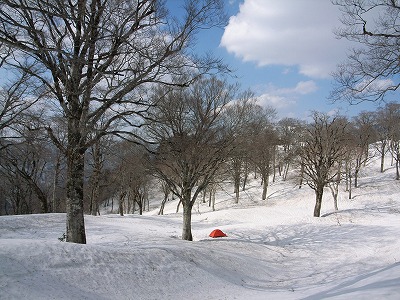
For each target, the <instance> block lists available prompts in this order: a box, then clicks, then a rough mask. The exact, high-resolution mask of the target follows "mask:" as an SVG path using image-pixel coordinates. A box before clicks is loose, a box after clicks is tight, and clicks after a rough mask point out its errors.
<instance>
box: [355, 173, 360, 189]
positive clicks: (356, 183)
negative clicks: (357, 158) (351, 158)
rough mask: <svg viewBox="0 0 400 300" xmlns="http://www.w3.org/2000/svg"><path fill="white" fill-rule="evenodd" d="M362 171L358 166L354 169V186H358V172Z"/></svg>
mask: <svg viewBox="0 0 400 300" xmlns="http://www.w3.org/2000/svg"><path fill="white" fill-rule="evenodd" d="M359 172H360V169H358V168H356V169H355V170H354V187H355V188H358V173H359Z"/></svg>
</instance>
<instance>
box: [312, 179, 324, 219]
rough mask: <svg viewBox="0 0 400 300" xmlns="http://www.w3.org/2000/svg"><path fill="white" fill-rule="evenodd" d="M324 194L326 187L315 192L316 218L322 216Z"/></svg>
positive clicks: (318, 188)
mask: <svg viewBox="0 0 400 300" xmlns="http://www.w3.org/2000/svg"><path fill="white" fill-rule="evenodd" d="M323 194H324V187H323V186H322V187H317V188H316V190H315V200H316V201H315V207H314V217H320V216H321V205H322V195H323Z"/></svg>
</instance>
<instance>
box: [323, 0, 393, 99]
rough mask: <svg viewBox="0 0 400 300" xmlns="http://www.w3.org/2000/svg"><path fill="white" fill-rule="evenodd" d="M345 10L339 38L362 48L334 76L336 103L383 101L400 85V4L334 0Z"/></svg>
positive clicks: (389, 1)
mask: <svg viewBox="0 0 400 300" xmlns="http://www.w3.org/2000/svg"><path fill="white" fill-rule="evenodd" d="M333 3H334V4H335V5H337V6H338V7H339V9H340V10H341V11H342V13H343V15H342V19H341V21H342V24H343V27H342V28H340V29H338V30H337V33H336V34H337V36H338V37H341V38H346V39H348V40H350V41H353V42H356V43H357V44H359V45H360V47H359V48H357V49H354V50H353V51H352V52H351V53H350V54H349V55H348V60H347V61H346V62H344V63H343V64H341V65H340V66H339V67H338V69H337V71H336V72H335V73H334V78H335V83H336V84H335V86H334V89H333V92H332V94H331V97H332V99H333V100H342V99H343V100H348V101H350V102H351V103H358V102H360V101H365V100H369V101H371V100H372V101H380V100H383V99H384V98H385V97H386V96H389V95H393V93H391V92H393V91H397V90H398V88H399V85H400V81H399V76H398V74H399V56H400V48H399V46H398V45H399V43H400V33H399V28H400V21H399V20H400V19H399V16H400V15H399V14H400V5H399V3H398V1H392V0H369V1H365V0H333Z"/></svg>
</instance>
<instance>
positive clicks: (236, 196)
mask: <svg viewBox="0 0 400 300" xmlns="http://www.w3.org/2000/svg"><path fill="white" fill-rule="evenodd" d="M239 190H240V178H239V179H238V178H236V177H235V188H234V192H235V203H236V204H237V203H239Z"/></svg>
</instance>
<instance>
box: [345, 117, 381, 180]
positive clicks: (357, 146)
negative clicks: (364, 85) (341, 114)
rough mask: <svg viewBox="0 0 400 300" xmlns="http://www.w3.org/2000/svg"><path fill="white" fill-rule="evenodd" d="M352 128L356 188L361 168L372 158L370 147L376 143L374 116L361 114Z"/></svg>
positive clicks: (352, 152)
mask: <svg viewBox="0 0 400 300" xmlns="http://www.w3.org/2000/svg"><path fill="white" fill-rule="evenodd" d="M350 126H352V128H350V129H349V134H350V136H351V137H350V139H351V140H352V142H350V143H348V145H349V146H350V147H351V150H350V151H351V155H352V157H353V159H354V164H353V165H354V187H356V188H357V187H358V177H359V176H358V175H359V173H360V170H361V168H362V167H363V166H364V165H365V164H366V163H367V162H368V161H369V159H370V158H371V156H370V153H369V145H370V144H372V143H373V142H375V141H376V132H375V126H374V119H373V114H371V113H368V112H361V113H360V114H359V115H358V116H356V117H355V118H354V119H353V122H352V124H350Z"/></svg>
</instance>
